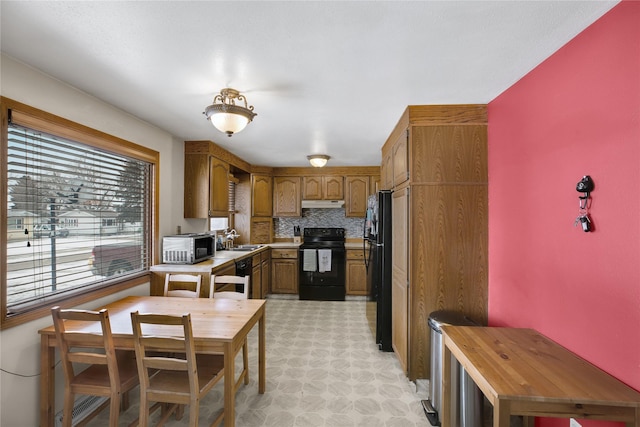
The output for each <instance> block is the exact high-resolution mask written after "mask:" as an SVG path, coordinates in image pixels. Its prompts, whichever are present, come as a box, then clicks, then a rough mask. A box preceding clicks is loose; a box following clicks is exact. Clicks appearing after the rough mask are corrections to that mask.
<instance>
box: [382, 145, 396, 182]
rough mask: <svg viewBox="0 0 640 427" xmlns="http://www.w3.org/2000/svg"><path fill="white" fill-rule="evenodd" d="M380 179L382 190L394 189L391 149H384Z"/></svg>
mask: <svg viewBox="0 0 640 427" xmlns="http://www.w3.org/2000/svg"><path fill="white" fill-rule="evenodd" d="M380 180H381V185H382V188H381V189H382V190H391V189H393V153H392V151H391V149H388V150H387V152H385V151H384V148H383V155H382V165H381V167H380Z"/></svg>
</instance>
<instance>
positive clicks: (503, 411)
mask: <svg viewBox="0 0 640 427" xmlns="http://www.w3.org/2000/svg"><path fill="white" fill-rule="evenodd" d="M510 423H511V405H510V404H509V402H508V401H505V400H501V399H496V402H495V404H494V405H493V427H509V425H510Z"/></svg>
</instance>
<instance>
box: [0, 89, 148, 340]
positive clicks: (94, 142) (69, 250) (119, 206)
mask: <svg viewBox="0 0 640 427" xmlns="http://www.w3.org/2000/svg"><path fill="white" fill-rule="evenodd" d="M1 103H2V115H3V120H2V123H3V129H2V153H3V158H4V159H5V161H3V162H2V177H3V179H4V182H5V183H6V185H3V188H2V192H3V194H2V197H3V200H5V201H6V204H5V208H4V209H2V215H3V217H4V218H3V221H2V225H3V228H4V230H2V233H4V235H5V236H6V239H4V244H3V245H2V247H1V248H0V251H2V252H3V253H2V254H0V262H2V263H4V265H3V266H2V267H3V268H2V273H1V274H2V276H3V277H1V280H2V285H1V286H2V292H1V298H2V307H1V309H2V327H3V328H5V327H9V326H13V325H15V324H20V323H23V322H25V321H28V320H32V319H35V318H38V317H43V316H46V315H48V314H49V312H48V310H49V308H50V307H51V306H53V305H54V304H63V305H68V306H72V305H76V304H80V303H82V302H88V301H91V300H94V299H96V298H99V297H102V296H105V295H108V294H110V293H113V292H117V291H120V290H123V289H126V288H128V287H131V286H135V285H137V284H141V283H145V282H147V281H148V277H149V266H150V265H151V263H152V260H153V250H152V248H153V241H154V235H155V232H154V229H155V226H154V224H155V223H156V221H157V220H156V218H157V213H156V211H155V208H154V206H155V205H156V203H155V201H154V197H155V195H156V194H157V191H156V190H155V187H156V182H157V179H156V176H155V173H156V170H157V165H158V161H159V158H158V153H157V152H156V151H153V150H149V149H147V148H145V147H141V146H139V145H136V144H134V143H131V142H128V141H124V140H121V139H118V138H115V137H113V136H110V135H107V134H103V133H101V132H99V131H96V130H94V129H89V128H86V127H84V126H82V125H79V124H77V123H73V122H70V121H68V120H65V119H62V118H59V117H57V116H53V115H51V114H48V113H46V112H43V111H40V110H36V109H34V108H31V107H28V106H26V105H23V104H20V103H17V102H15V101H11V100H8V99H6V98H2V100H1ZM17 225H20V227H17Z"/></svg>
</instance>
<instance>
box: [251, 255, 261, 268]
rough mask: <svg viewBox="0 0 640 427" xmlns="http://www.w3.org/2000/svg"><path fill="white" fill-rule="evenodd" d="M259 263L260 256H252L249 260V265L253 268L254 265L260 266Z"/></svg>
mask: <svg viewBox="0 0 640 427" xmlns="http://www.w3.org/2000/svg"><path fill="white" fill-rule="evenodd" d="M260 262H261V260H260V254H256V255H254V256H253V257H252V259H251V264H252V265H253V267H255V266H256V265H260Z"/></svg>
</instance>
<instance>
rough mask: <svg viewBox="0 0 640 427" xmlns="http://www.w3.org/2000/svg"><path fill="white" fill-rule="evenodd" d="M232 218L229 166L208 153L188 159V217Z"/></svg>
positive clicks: (186, 202)
mask: <svg viewBox="0 0 640 427" xmlns="http://www.w3.org/2000/svg"><path fill="white" fill-rule="evenodd" d="M228 215H229V164H228V163H226V162H224V161H222V160H220V159H218V158H216V157H214V156H210V155H208V154H206V153H188V152H185V156H184V217H185V218H211V217H226V216H228Z"/></svg>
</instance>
